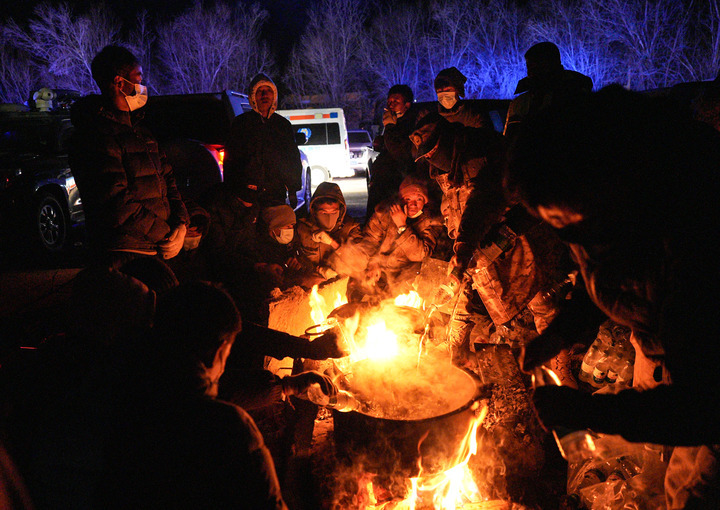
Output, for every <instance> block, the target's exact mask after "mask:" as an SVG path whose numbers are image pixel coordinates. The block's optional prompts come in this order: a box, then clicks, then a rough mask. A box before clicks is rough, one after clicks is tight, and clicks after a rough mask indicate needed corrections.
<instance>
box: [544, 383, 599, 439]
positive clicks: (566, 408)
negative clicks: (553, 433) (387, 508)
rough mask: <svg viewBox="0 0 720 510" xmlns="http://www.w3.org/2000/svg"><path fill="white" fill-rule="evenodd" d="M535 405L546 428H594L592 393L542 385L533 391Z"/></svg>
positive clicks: (565, 387)
mask: <svg viewBox="0 0 720 510" xmlns="http://www.w3.org/2000/svg"><path fill="white" fill-rule="evenodd" d="M533 405H534V406H535V412H536V413H537V416H538V418H539V419H540V422H541V423H542V425H543V427H545V428H546V429H548V430H549V429H552V428H554V427H558V426H560V427H566V428H569V429H572V430H580V429H586V428H594V427H595V426H596V425H598V424H597V423H593V421H594V420H593V419H592V415H593V413H592V409H593V401H592V395H590V394H589V393H584V392H581V391H579V390H574V389H572V388H569V387H567V386H540V387H539V388H535V391H534V392H533Z"/></svg>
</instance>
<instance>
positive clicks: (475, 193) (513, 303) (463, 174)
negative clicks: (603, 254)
mask: <svg viewBox="0 0 720 510" xmlns="http://www.w3.org/2000/svg"><path fill="white" fill-rule="evenodd" d="M503 148H504V145H503V141H502V139H501V137H500V135H499V134H497V133H495V132H494V131H492V130H489V129H487V130H483V129H476V128H466V127H463V126H460V125H458V124H451V125H450V126H445V129H444V132H443V134H442V135H441V136H440V140H439V142H438V145H437V150H436V151H435V152H434V153H433V154H431V155H430V157H429V158H427V159H428V161H429V163H430V165H431V167H432V168H431V172H430V175H431V176H432V177H433V178H434V179H435V180H436V181H437V183H438V184H439V186H440V188H441V189H442V190H443V200H442V204H441V213H442V215H443V217H444V220H445V225H446V227H447V229H448V235H449V236H450V237H452V238H454V239H455V240H456V246H457V245H458V243H467V244H468V245H470V246H472V247H475V248H477V247H478V245H479V243H480V242H481V241H482V240H483V238H484V237H485V236H486V235H487V234H488V232H489V231H490V229H491V228H492V227H493V226H494V225H496V224H498V223H499V222H501V221H503V219H504V214H505V212H506V211H507V210H509V208H510V207H511V206H512V205H513V203H511V202H510V201H509V200H508V199H507V197H506V196H505V193H504V191H503V187H502V176H501V168H502V159H501V158H502V157H503V154H504V152H503ZM563 250H564V247H563V245H562V243H560V241H559V240H558V239H557V237H556V236H555V235H554V234H553V233H552V232H551V230H550V229H549V228H548V227H546V226H544V225H538V226H536V227H534V228H533V229H531V230H529V231H528V232H526V233H525V234H524V235H521V236H519V237H517V238H515V240H514V241H513V246H512V247H511V248H510V249H509V250H508V251H507V252H506V253H504V254H503V255H502V256H501V257H500V258H498V259H496V260H495V261H494V262H492V263H491V264H490V265H488V266H487V267H477V268H475V269H474V270H473V271H472V274H473V287H474V289H475V290H476V291H477V292H478V294H479V295H480V297H481V298H482V300H483V303H484V304H485V307H486V308H487V310H488V312H489V314H490V317H491V318H492V320H493V322H495V323H496V324H503V323H505V322H507V321H509V320H510V319H512V318H513V317H514V316H515V315H517V313H518V312H520V311H521V310H522V309H523V308H524V307H525V306H527V304H528V303H529V302H530V300H531V299H532V298H533V297H534V296H535V295H536V294H537V293H538V292H539V291H540V290H542V289H543V288H545V287H547V286H549V285H550V284H551V283H552V282H553V281H554V279H555V278H556V277H557V275H556V274H555V271H556V269H557V268H558V266H559V264H560V260H561V258H562V254H563Z"/></svg>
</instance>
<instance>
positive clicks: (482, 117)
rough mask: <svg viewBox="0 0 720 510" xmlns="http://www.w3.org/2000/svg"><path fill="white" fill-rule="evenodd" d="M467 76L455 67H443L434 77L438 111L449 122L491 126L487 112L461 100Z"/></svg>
mask: <svg viewBox="0 0 720 510" xmlns="http://www.w3.org/2000/svg"><path fill="white" fill-rule="evenodd" d="M466 81H467V78H466V77H465V75H463V74H462V73H461V72H460V71H458V69H457V68H456V67H449V68H447V69H443V70H442V71H440V72H439V73H438V75H437V76H436V77H435V82H434V87H435V92H436V93H437V98H438V113H439V114H440V115H442V116H443V117H445V119H447V120H448V121H449V122H457V123H459V124H462V125H463V126H467V127H475V128H492V121H491V120H490V116H489V115H488V113H487V112H486V111H484V110H482V109H479V108H477V107H475V106H473V104H472V103H469V102H467V101H463V98H464V97H465V82H466Z"/></svg>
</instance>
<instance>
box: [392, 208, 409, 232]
mask: <svg viewBox="0 0 720 510" xmlns="http://www.w3.org/2000/svg"><path fill="white" fill-rule="evenodd" d="M390 217H391V218H392V220H393V223H395V226H396V227H397V228H400V227H405V226H406V223H407V213H406V212H405V208H404V207H403V206H401V205H400V204H393V205H391V206H390Z"/></svg>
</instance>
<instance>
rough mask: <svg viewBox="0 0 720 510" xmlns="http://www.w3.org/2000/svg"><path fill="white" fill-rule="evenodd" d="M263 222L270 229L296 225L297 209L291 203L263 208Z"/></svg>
mask: <svg viewBox="0 0 720 510" xmlns="http://www.w3.org/2000/svg"><path fill="white" fill-rule="evenodd" d="M262 219H263V222H265V224H266V225H267V226H268V231H270V232H272V231H273V230H275V229H278V228H282V227H286V226H287V225H295V223H296V222H297V220H296V219H295V211H293V210H292V207H290V206H289V205H275V206H272V207H266V208H265V209H263V210H262Z"/></svg>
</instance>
